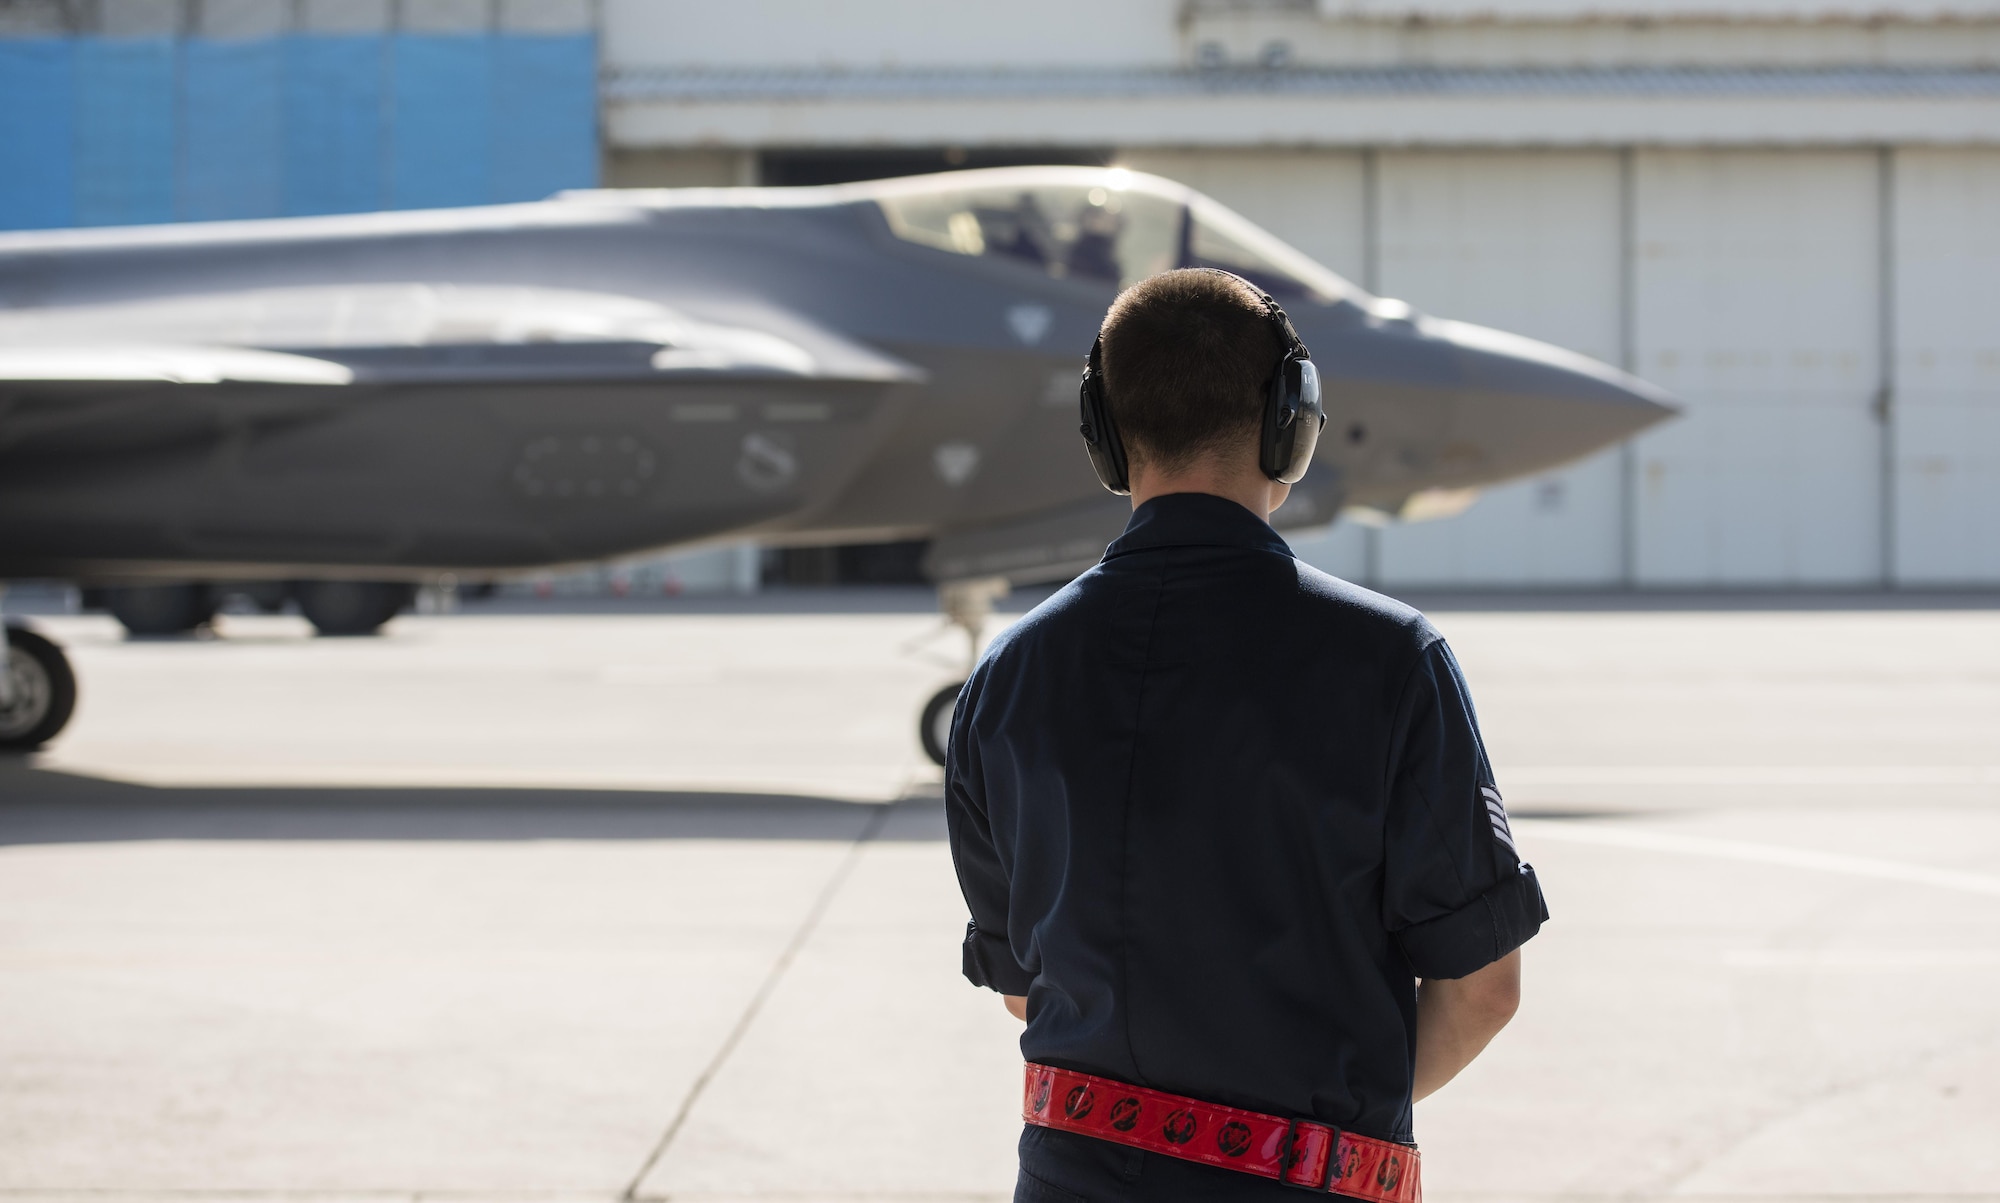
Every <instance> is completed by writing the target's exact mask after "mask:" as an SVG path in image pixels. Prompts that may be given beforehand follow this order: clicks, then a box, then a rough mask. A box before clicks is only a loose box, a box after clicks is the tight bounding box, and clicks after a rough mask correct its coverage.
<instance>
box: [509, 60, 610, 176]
mask: <svg viewBox="0 0 2000 1203" xmlns="http://www.w3.org/2000/svg"><path fill="white" fill-rule="evenodd" d="M493 52H494V88H495V91H494V97H493V126H494V138H493V199H494V200H496V201H518V200H541V199H543V198H544V197H547V196H548V195H549V194H550V193H552V192H557V191H560V190H561V189H564V188H590V187H594V186H595V185H596V183H597V39H595V38H593V37H589V36H587V35H586V36H580V37H537V38H519V37H516V38H509V37H502V38H495V39H494V47H493Z"/></svg>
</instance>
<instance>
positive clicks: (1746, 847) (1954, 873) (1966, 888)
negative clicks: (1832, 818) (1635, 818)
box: [1522, 819, 2000, 895]
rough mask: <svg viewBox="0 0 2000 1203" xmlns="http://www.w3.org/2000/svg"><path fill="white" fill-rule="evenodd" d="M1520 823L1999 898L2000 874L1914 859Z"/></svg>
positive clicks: (1581, 838) (1614, 844)
mask: <svg viewBox="0 0 2000 1203" xmlns="http://www.w3.org/2000/svg"><path fill="white" fill-rule="evenodd" d="M1522 824H1523V826H1524V827H1525V828H1526V829H1527V831H1528V834H1529V835H1530V836H1531V837H1532V838H1534V839H1548V840H1553V841H1556V842H1558V843H1562V842H1568V843H1572V844H1596V845H1599V846H1601V847H1607V848H1630V849H1633V850H1635V851H1640V852H1667V853H1678V854H1680V855H1683V856H1707V857H1714V858H1716V859H1718V860H1736V861H1747V862H1749V863H1752V864H1765V865H1782V866H1784V867H1786V868H1791V869H1811V870H1816V871H1818V872H1822V873H1842V874H1846V875H1848V876H1850V877H1873V878H1878V879H1880V880H1883V881H1900V882H1908V883H1911V884H1914V885H1924V886H1935V887H1937V888H1939V889H1944V890H1960V891H1963V892H1965V893H1968V894H1995V895H2000V876H1994V875H1993V874H1989V873H1974V872H1970V871H1968V870H1964V869H1945V868H1939V867H1936V866H1932V865H1921V864H1915V863H1912V862H1910V861H1899V860H1885V859H1882V858H1880V857H1874V856H1854V855H1852V854H1849V853H1845V852H1821V851H1819V850H1817V849H1812V848H1792V847H1787V846H1785V845H1783V844H1759V843H1751V842H1748V841H1745V840H1724V839H1714V838H1712V837H1709V836H1699V835H1680V834H1677V833H1674V832H1666V831H1651V830H1647V829H1644V828H1612V827H1576V826H1567V825H1558V824H1557V823H1556V821H1555V820H1551V819H1524V820H1523V821H1522Z"/></svg>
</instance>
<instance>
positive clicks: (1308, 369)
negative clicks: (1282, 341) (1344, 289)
mask: <svg viewBox="0 0 2000 1203" xmlns="http://www.w3.org/2000/svg"><path fill="white" fill-rule="evenodd" d="M1304 351H1305V348H1304V346H1303V345H1302V344H1299V343H1296V342H1295V343H1294V344H1293V347H1292V349H1291V350H1289V351H1287V352H1286V353H1285V358H1284V359H1283V360H1282V361H1280V362H1279V364H1278V370H1277V371H1275V372H1273V373H1272V374H1271V388H1270V392H1269V395H1268V396H1267V397H1266V398H1265V402H1264V430H1263V440H1262V442H1261V444H1260V448H1259V456H1260V463H1259V466H1260V467H1262V468H1263V469H1264V475H1265V476H1268V477H1270V478H1271V479H1272V480H1275V481H1278V482H1280V483H1282V484H1288V485H1292V484H1297V483H1298V482H1299V481H1300V480H1301V479H1303V478H1304V476H1305V474H1306V469H1307V468H1310V467H1312V458H1313V452H1314V451H1315V450H1317V449H1318V447H1319V433H1320V430H1321V429H1322V428H1324V427H1325V426H1326V406H1325V404H1324V403H1323V402H1322V401H1321V399H1320V385H1319V368H1317V367H1316V366H1314V364H1313V362H1312V361H1311V360H1310V359H1306V358H1305V357H1304Z"/></svg>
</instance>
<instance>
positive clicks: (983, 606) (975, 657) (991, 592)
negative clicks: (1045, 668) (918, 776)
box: [917, 576, 1013, 766]
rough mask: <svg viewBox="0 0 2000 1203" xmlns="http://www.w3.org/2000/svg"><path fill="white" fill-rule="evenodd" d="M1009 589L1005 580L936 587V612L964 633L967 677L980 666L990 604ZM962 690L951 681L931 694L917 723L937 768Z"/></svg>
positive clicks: (974, 580)
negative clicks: (976, 666)
mask: <svg viewBox="0 0 2000 1203" xmlns="http://www.w3.org/2000/svg"><path fill="white" fill-rule="evenodd" d="M1012 588H1013V585H1012V584H1010V583H1009V582H1008V580H1007V578H1006V577H1004V576H982V577H973V578H971V579H969V580H963V581H946V582H945V583H944V584H942V585H939V586H938V609H940V610H942V611H944V620H945V622H946V623H948V624H950V625H951V626H955V627H957V628H958V629H959V630H961V631H964V632H965V639H966V650H965V675H966V676H967V677H970V676H971V675H972V668H973V666H974V665H975V664H977V663H979V648H980V640H981V638H982V637H983V636H984V635H985V633H986V620H987V619H988V618H991V617H992V616H993V603H994V602H996V601H999V600H1000V599H1001V598H1003V597H1005V596H1007V592H1008V590H1010V589H1012ZM964 687H965V682H964V681H963V680H959V681H954V682H952V683H951V684H950V685H947V686H945V687H944V688H943V689H940V690H938V691H937V692H936V693H934V694H932V695H931V700H930V701H928V702H925V703H924V712H923V717H921V718H919V719H918V720H917V738H918V739H919V740H921V741H922V742H923V745H924V754H925V755H926V756H929V757H930V758H931V760H932V761H933V762H935V763H936V764H938V765H940V766H942V765H943V764H944V752H945V744H946V743H947V742H948V741H949V740H950V738H951V720H952V716H953V715H954V714H955V713H956V712H957V707H958V691H959V690H961V689H963V688H964Z"/></svg>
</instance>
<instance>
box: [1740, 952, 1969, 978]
mask: <svg viewBox="0 0 2000 1203" xmlns="http://www.w3.org/2000/svg"><path fill="white" fill-rule="evenodd" d="M1722 963H1723V964H1724V965H1727V966H1729V967H1730V968H1731V969H1808V970H1813V971H1816V972H1823V971H1829V970H1831V971H1847V972H1860V973H1901V972H1903V971H1905V970H1909V969H1994V968H2000V949H1991V948H1732V949H1729V950H1728V951H1726V952H1724V953H1723V954H1722Z"/></svg>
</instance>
